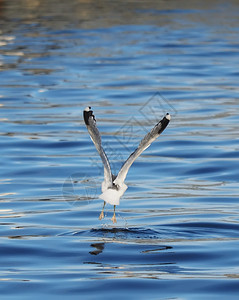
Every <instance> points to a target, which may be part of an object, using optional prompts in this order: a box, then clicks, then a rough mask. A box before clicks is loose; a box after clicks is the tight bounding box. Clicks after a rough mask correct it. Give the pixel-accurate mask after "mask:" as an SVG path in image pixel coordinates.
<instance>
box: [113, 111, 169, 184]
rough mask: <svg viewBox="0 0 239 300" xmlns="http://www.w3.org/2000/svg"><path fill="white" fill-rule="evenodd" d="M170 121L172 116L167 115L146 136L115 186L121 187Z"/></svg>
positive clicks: (125, 164) (121, 172) (124, 166)
mask: <svg viewBox="0 0 239 300" xmlns="http://www.w3.org/2000/svg"><path fill="white" fill-rule="evenodd" d="M170 119H171V117H170V114H166V115H165V117H164V118H163V119H162V120H161V121H159V122H158V123H157V124H156V125H155V126H154V128H153V129H152V130H151V131H150V132H149V133H148V134H146V136H145V137H144V138H143V139H142V141H141V142H140V144H139V146H138V148H137V149H136V150H135V151H134V152H133V153H132V154H131V155H130V156H129V158H128V159H127V160H126V162H125V163H124V164H123V166H122V168H121V169H120V171H119V173H118V175H117V177H116V179H115V180H114V184H116V185H119V186H121V185H122V184H123V183H124V181H125V178H126V176H127V173H128V171H129V168H130V167H131V165H132V163H133V162H134V161H135V160H136V158H137V157H139V156H140V154H141V153H142V152H143V151H144V150H146V149H147V148H148V147H149V146H150V145H151V144H152V142H153V141H155V140H156V139H157V138H158V137H159V136H160V134H161V133H162V132H163V131H164V129H165V128H166V127H167V125H168V123H169V121H170Z"/></svg>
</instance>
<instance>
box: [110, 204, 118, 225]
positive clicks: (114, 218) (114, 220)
mask: <svg viewBox="0 0 239 300" xmlns="http://www.w3.org/2000/svg"><path fill="white" fill-rule="evenodd" d="M111 221H112V222H113V223H114V224H115V223H117V221H116V216H115V205H114V214H113V217H112V218H111Z"/></svg>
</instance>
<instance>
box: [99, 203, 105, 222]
mask: <svg viewBox="0 0 239 300" xmlns="http://www.w3.org/2000/svg"><path fill="white" fill-rule="evenodd" d="M105 204H106V203H105V201H104V205H103V208H102V211H101V214H100V216H99V219H100V220H102V219H104V217H105V215H104V209H105Z"/></svg>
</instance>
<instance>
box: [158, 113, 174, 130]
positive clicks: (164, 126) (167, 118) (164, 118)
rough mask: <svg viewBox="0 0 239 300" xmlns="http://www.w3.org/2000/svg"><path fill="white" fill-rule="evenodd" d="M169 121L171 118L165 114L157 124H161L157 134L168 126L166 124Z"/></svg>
mask: <svg viewBox="0 0 239 300" xmlns="http://www.w3.org/2000/svg"><path fill="white" fill-rule="evenodd" d="M170 120H171V116H170V114H169V113H167V114H166V115H165V116H164V117H163V119H162V120H161V121H160V122H159V123H161V128H160V129H159V131H158V134H160V133H162V132H163V131H164V129H165V128H166V127H167V126H168V123H169V122H170Z"/></svg>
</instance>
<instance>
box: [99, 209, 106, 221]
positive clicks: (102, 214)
mask: <svg viewBox="0 0 239 300" xmlns="http://www.w3.org/2000/svg"><path fill="white" fill-rule="evenodd" d="M104 217H105V216H104V211H103V210H102V212H101V214H100V216H99V219H100V220H102V219H104Z"/></svg>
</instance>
